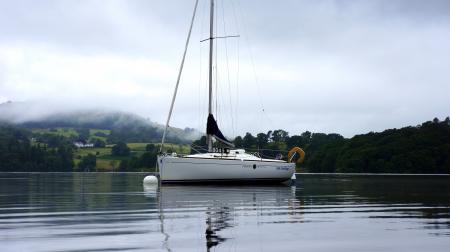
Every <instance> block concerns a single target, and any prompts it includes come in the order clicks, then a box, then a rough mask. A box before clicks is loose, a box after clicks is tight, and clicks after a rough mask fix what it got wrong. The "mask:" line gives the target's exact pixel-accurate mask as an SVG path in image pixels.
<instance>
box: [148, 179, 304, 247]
mask: <svg viewBox="0 0 450 252" xmlns="http://www.w3.org/2000/svg"><path fill="white" fill-rule="evenodd" d="M295 191H296V190H295V187H289V186H280V185H278V186H231V187H230V186H176V185H169V186H168V185H163V186H162V187H160V188H157V187H155V186H147V185H144V194H145V196H146V197H149V198H154V199H155V200H156V201H157V202H158V205H159V212H160V222H161V227H160V231H161V233H162V234H163V235H164V244H163V247H164V248H165V249H167V250H169V251H170V250H171V249H175V248H177V249H179V248H180V246H182V247H181V248H183V249H194V248H198V247H199V245H200V244H199V243H203V244H204V246H206V248H207V250H209V249H211V248H213V247H215V246H218V245H221V246H224V248H228V247H229V246H230V248H233V246H236V244H237V243H240V242H237V241H236V239H239V234H240V233H242V234H243V235H245V234H246V233H247V232H251V233H255V231H257V229H256V230H255V227H258V226H261V225H264V224H273V223H278V222H280V221H281V222H282V223H286V222H301V220H302V218H301V215H299V214H300V203H299V201H298V200H297V199H296V198H295ZM286 211H287V212H286ZM283 218H287V219H283ZM201 230H203V231H201ZM200 236H202V237H200ZM171 241H173V243H175V244H172V243H171ZM182 241H186V242H184V244H183V245H181V243H182ZM226 241H227V242H226ZM228 241H229V242H228ZM189 244H191V245H192V247H191V248H189V247H188V248H186V247H185V246H189ZM172 245H173V246H172ZM228 245H229V246H228Z"/></svg>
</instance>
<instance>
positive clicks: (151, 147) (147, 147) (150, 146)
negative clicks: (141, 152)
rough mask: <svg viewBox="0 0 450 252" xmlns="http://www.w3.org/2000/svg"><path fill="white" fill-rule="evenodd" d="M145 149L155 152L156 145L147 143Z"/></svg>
mask: <svg viewBox="0 0 450 252" xmlns="http://www.w3.org/2000/svg"><path fill="white" fill-rule="evenodd" d="M145 151H149V152H155V151H156V145H154V144H147V145H146V146H145Z"/></svg>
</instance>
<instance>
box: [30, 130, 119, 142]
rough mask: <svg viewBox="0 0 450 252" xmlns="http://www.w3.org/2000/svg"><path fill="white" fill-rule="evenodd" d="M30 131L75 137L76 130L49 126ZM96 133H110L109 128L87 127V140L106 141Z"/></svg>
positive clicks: (76, 134)
mask: <svg viewBox="0 0 450 252" xmlns="http://www.w3.org/2000/svg"><path fill="white" fill-rule="evenodd" d="M31 132H33V133H36V134H46V133H48V134H55V135H61V136H64V137H77V136H78V132H77V131H76V130H75V128H49V129H32V130H31ZM96 133H103V134H105V135H109V134H111V130H104V129H89V141H92V140H93V139H100V140H102V141H106V137H105V136H96V135H95V134H96Z"/></svg>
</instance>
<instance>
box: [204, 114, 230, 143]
mask: <svg viewBox="0 0 450 252" xmlns="http://www.w3.org/2000/svg"><path fill="white" fill-rule="evenodd" d="M206 134H208V135H212V136H214V138H215V139H216V140H217V141H220V142H221V143H223V144H225V145H228V146H230V147H234V144H233V143H231V142H230V141H228V140H227V139H226V138H225V137H224V136H223V134H222V132H221V131H220V129H219V126H217V122H216V120H215V119H214V116H213V115H212V114H209V116H208V123H207V125H206Z"/></svg>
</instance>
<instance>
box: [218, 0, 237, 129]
mask: <svg viewBox="0 0 450 252" xmlns="http://www.w3.org/2000/svg"><path fill="white" fill-rule="evenodd" d="M221 7H222V23H223V33H224V35H225V36H226V35H227V29H226V23H225V10H224V7H223V1H222V5H221ZM224 46H225V60H226V68H227V80H228V98H229V108H230V110H229V111H230V119H231V130H232V133H233V136H234V135H235V129H234V119H233V102H232V99H231V81H230V66H229V61H228V45H227V40H226V39H225V41H224Z"/></svg>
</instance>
